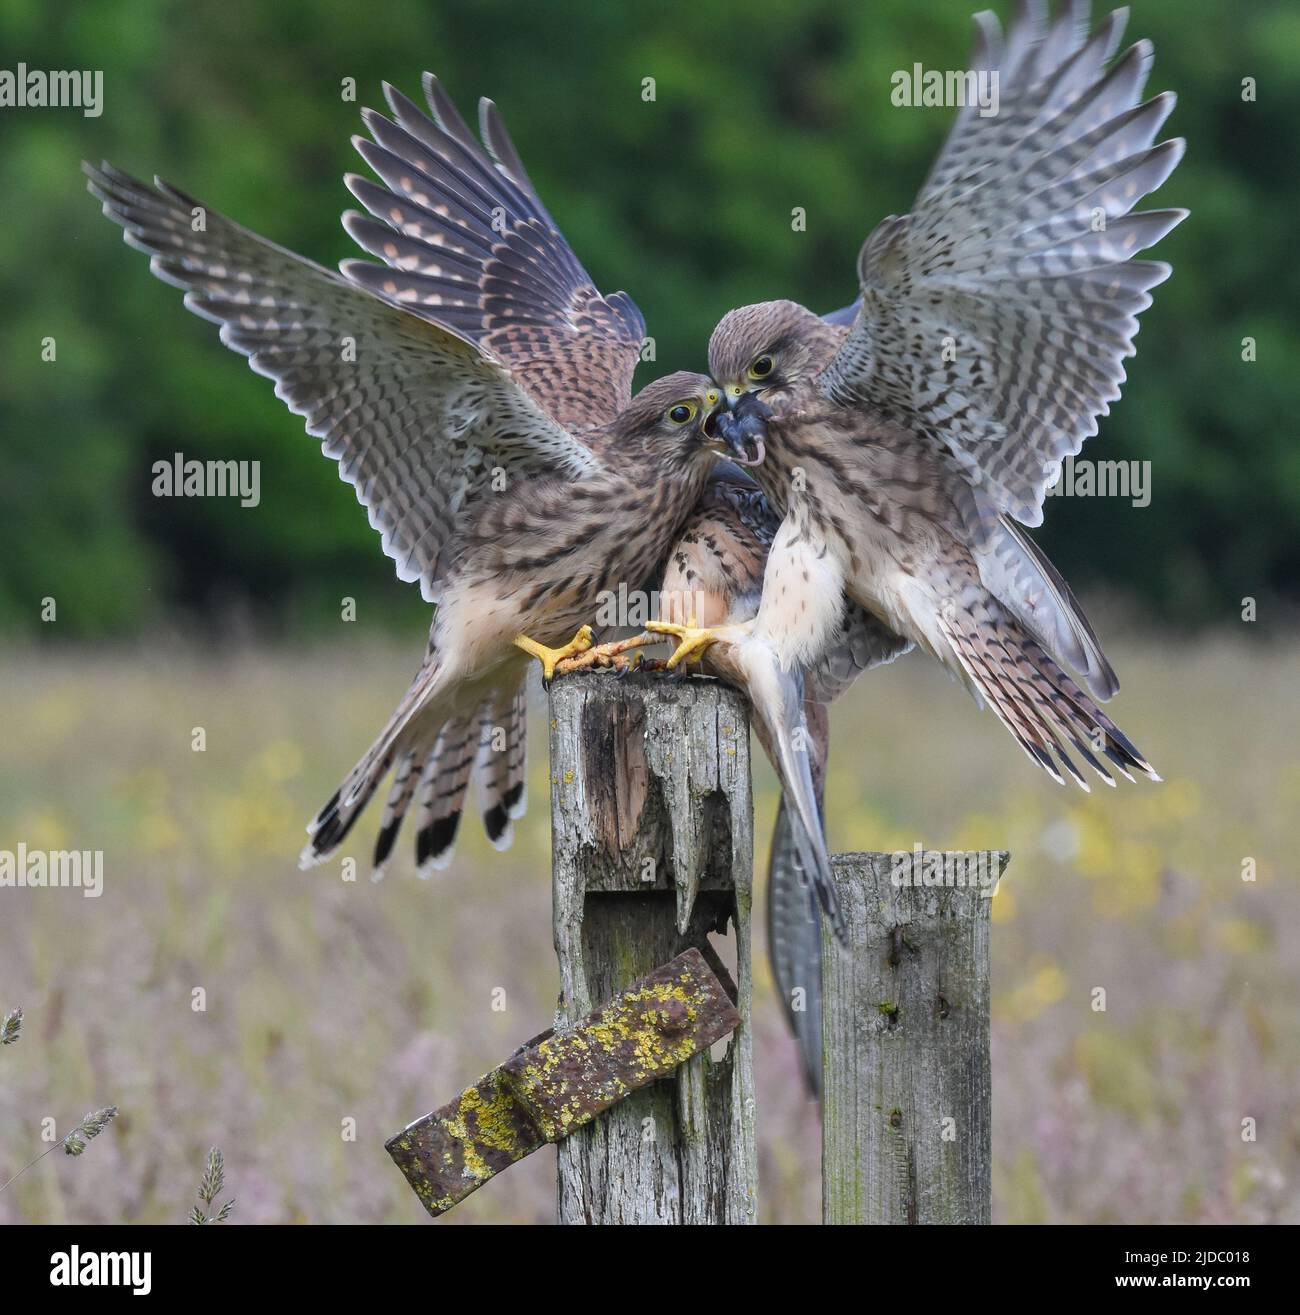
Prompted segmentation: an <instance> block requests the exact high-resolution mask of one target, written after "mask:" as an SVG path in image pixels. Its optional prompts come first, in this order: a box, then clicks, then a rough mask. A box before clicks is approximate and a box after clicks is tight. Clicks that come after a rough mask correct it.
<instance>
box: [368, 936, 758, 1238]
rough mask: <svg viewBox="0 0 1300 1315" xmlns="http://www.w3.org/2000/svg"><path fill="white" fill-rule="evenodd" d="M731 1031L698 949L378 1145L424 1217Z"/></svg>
mask: <svg viewBox="0 0 1300 1315" xmlns="http://www.w3.org/2000/svg"><path fill="white" fill-rule="evenodd" d="M739 1022H740V1015H739V1014H738V1013H737V1012H736V1008H735V1005H734V1004H733V1003H732V1000H731V997H730V996H729V994H728V992H727V990H726V988H725V987H724V985H723V983H722V982H721V981H719V979H718V977H717V975H716V974H715V973H714V971H713V969H711V968H710V967H709V965H708V963H706V962H705V959H704V956H703V955H702V954H701V953H700V952H699V950H697V949H694V948H692V949H689V950H687V951H686V952H685V953H684V954H679V955H678V956H677V958H675V959H673V960H671V961H670V962H669V963H666V964H664V965H663V966H662V967H660V968H656V969H655V970H654V972H652V973H647V974H646V976H644V977H642V978H639V979H638V980H637V981H635V982H633V983H632V985H631V986H629V987H628V989H627V990H626V991H624V992H623V994H622V995H620V996H619V997H618V998H617V999H616V1000H613V1001H611V1002H610V1003H609V1004H606V1005H603V1006H602V1007H601V1008H599V1009H596V1010H594V1011H593V1012H592V1013H590V1014H588V1015H587V1017H586V1018H584V1019H582V1021H581V1022H579V1023H576V1024H575V1025H574V1026H572V1027H567V1028H564V1029H562V1030H561V1031H558V1032H556V1031H550V1032H543V1033H542V1035H541V1036H539V1037H535V1038H534V1039H533V1040H532V1041H530V1042H528V1044H527V1045H525V1046H524V1047H522V1048H521V1049H520V1050H517V1051H516V1052H515V1053H514V1054H513V1055H511V1057H510V1058H509V1059H508V1060H507V1061H506V1062H505V1063H504V1064H502V1065H501V1067H500V1068H495V1069H493V1070H492V1072H491V1073H488V1074H487V1075H486V1076H485V1077H483V1078H481V1079H480V1080H479V1081H478V1082H476V1083H475V1084H474V1085H473V1086H472V1087H469V1088H467V1089H466V1090H465V1091H463V1092H462V1093H461V1094H460V1096H458V1097H457V1098H456V1099H455V1100H453V1101H452V1102H451V1103H450V1104H448V1105H444V1106H443V1107H442V1108H441V1109H438V1110H434V1111H433V1113H432V1114H426V1115H425V1116H424V1118H422V1119H417V1120H416V1121H415V1122H414V1123H412V1124H411V1125H410V1126H409V1127H407V1128H405V1129H404V1130H403V1131H402V1132H399V1133H398V1134H397V1136H396V1137H394V1138H392V1139H391V1140H390V1141H389V1142H388V1143H387V1144H386V1145H387V1150H388V1153H389V1154H390V1155H391V1156H392V1157H393V1159H394V1161H396V1163H397V1167H398V1168H399V1169H400V1170H401V1171H402V1173H403V1174H404V1175H405V1176H406V1180H407V1182H409V1183H410V1184H411V1187H412V1188H413V1189H414V1191H415V1194H416V1196H418V1197H419V1198H420V1200H421V1201H422V1202H423V1204H424V1208H425V1209H426V1210H427V1211H428V1212H429V1213H430V1214H431V1215H433V1216H435V1217H436V1216H438V1215H440V1214H443V1213H444V1212H445V1211H447V1210H450V1209H451V1207H452V1206H453V1205H456V1204H457V1203H458V1202H460V1201H463V1200H464V1199H465V1198H466V1197H467V1196H468V1195H469V1194H470V1193H471V1192H474V1191H477V1190H478V1188H480V1187H482V1186H483V1184H484V1183H485V1182H487V1181H488V1179H489V1178H492V1177H494V1176H495V1175H496V1174H499V1173H500V1172H501V1171H502V1170H503V1169H508V1168H509V1167H510V1166H511V1165H512V1164H514V1163H515V1162H516V1161H518V1160H522V1159H523V1158H524V1156H525V1155H530V1154H531V1153H532V1152H533V1151H535V1150H537V1149H538V1147H540V1146H544V1145H546V1143H548V1142H556V1141H560V1140H561V1139H562V1138H564V1137H567V1136H568V1135H569V1134H570V1133H571V1132H573V1131H574V1130H575V1129H577V1128H581V1127H582V1126H583V1124H585V1123H590V1122H591V1121H592V1119H594V1118H595V1117H596V1116H597V1115H598V1114H601V1113H603V1112H604V1111H605V1110H607V1109H609V1107H610V1106H611V1105H614V1104H617V1103H618V1102H619V1101H620V1100H622V1099H623V1097H624V1096H626V1095H628V1094H629V1093H630V1092H633V1091H636V1090H637V1089H638V1088H639V1087H644V1086H647V1085H648V1084H649V1083H651V1082H653V1081H655V1079H657V1078H662V1077H667V1076H668V1074H670V1073H671V1072H672V1071H673V1070H674V1069H675V1068H677V1066H678V1065H679V1064H684V1063H685V1062H686V1061H687V1060H688V1059H691V1058H693V1057H694V1056H695V1055H698V1054H699V1053H700V1052H701V1051H703V1050H707V1049H708V1048H709V1046H711V1045H712V1044H713V1043H714V1042H715V1041H718V1040H720V1039H721V1038H722V1037H724V1036H726V1035H727V1034H728V1033H729V1032H732V1031H734V1030H735V1028H736V1027H737V1025H738V1024H739Z"/></svg>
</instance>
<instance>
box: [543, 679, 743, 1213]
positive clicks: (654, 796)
mask: <svg viewBox="0 0 1300 1315" xmlns="http://www.w3.org/2000/svg"><path fill="white" fill-rule="evenodd" d="M550 707H551V831H552V881H553V895H554V924H555V949H556V954H557V955H558V957H559V961H560V983H561V994H560V1001H559V1006H558V1008H557V1011H556V1024H557V1026H564V1025H565V1024H567V1023H569V1022H571V1021H572V1020H574V1019H577V1018H579V1017H581V1016H582V1015H584V1014H585V1013H587V1012H588V1011H589V1010H590V1009H591V1008H592V1006H593V1003H594V1002H599V1001H601V1000H604V999H608V998H610V997H611V996H614V995H617V994H618V993H619V992H620V991H622V990H624V989H625V988H626V987H627V985H628V983H629V982H631V981H633V980H634V979H635V978H637V977H639V976H641V975H643V974H645V973H647V972H649V971H650V970H651V969H653V968H655V967H657V966H658V965H660V964H663V963H666V962H667V961H668V960H670V959H672V958H673V957H674V956H676V955H677V954H679V953H681V952H682V951H683V950H684V949H685V948H686V947H687V946H690V945H695V946H697V947H698V948H699V949H700V950H701V951H702V952H703V953H704V955H705V957H706V959H708V960H709V962H710V966H711V967H713V969H714V971H715V972H718V975H719V976H720V977H721V978H722V980H723V981H724V982H730V978H731V974H730V973H729V972H728V971H727V970H726V969H725V968H723V965H722V963H721V962H720V961H719V959H718V956H717V953H716V951H715V949H714V948H713V946H712V945H710V943H709V940H708V933H709V932H710V931H721V930H722V929H723V928H725V927H727V925H728V923H729V924H730V927H729V932H730V934H731V936H732V937H733V940H734V947H735V953H734V962H735V965H736V966H735V972H734V979H735V980H734V986H735V1003H736V1008H737V1010H738V1012H739V1014H740V1025H739V1027H738V1028H737V1029H736V1031H735V1032H734V1033H733V1034H732V1037H731V1039H730V1041H729V1042H728V1043H727V1051H726V1055H725V1057H723V1058H721V1059H714V1058H712V1057H711V1056H710V1054H709V1053H707V1052H706V1053H704V1054H701V1055H698V1056H697V1057H696V1058H694V1059H692V1060H690V1061H688V1062H687V1063H686V1064H684V1065H683V1066H682V1067H681V1068H680V1069H678V1070H677V1073H676V1074H675V1075H674V1076H673V1077H672V1078H671V1079H668V1080H664V1081H659V1082H655V1083H654V1084H652V1085H651V1086H650V1087H647V1088H645V1089H643V1090H641V1091H638V1092H635V1093H633V1094H632V1095H631V1096H629V1097H628V1098H627V1099H626V1100H623V1101H621V1102H620V1103H619V1104H617V1105H615V1106H614V1107H613V1108H612V1109H610V1110H609V1111H608V1112H607V1113H605V1114H603V1115H602V1116H601V1117H600V1118H599V1119H597V1120H596V1121H595V1122H594V1123H592V1124H590V1125H589V1126H587V1127H585V1128H583V1129H581V1130H579V1131H578V1132H576V1133H574V1134H573V1136H571V1137H569V1138H567V1139H566V1140H565V1141H563V1142H562V1143H561V1144H560V1146H559V1190H558V1217H559V1221H560V1222H561V1223H593V1224H594V1223H601V1224H606V1223H608V1224H613V1223H685V1224H697V1223H747V1222H753V1221H754V1219H755V1217H756V1212H757V1197H756V1193H757V1156H756V1150H755V1138H754V1077H753V1061H752V1046H753V1038H752V1032H751V1023H750V984H751V966H750V905H751V890H752V886H751V875H752V869H753V812H752V801H751V795H750V774H749V725H748V718H747V712H746V708H745V702H744V700H743V698H741V696H740V695H738V694H737V693H736V692H735V691H733V690H731V689H729V688H727V687H726V686H725V685H721V684H719V683H717V682H716V681H709V680H698V679H692V680H681V681H674V680H668V679H664V678H663V677H661V676H644V675H636V674H634V675H631V676H627V677H624V678H616V677H614V676H612V675H610V674H608V673H587V672H580V673H575V674H573V675H570V676H564V677H561V678H560V679H559V680H557V681H556V682H555V683H554V685H553V686H552V688H551V703H550ZM719 969H722V971H719ZM724 974H725V975H724Z"/></svg>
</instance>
